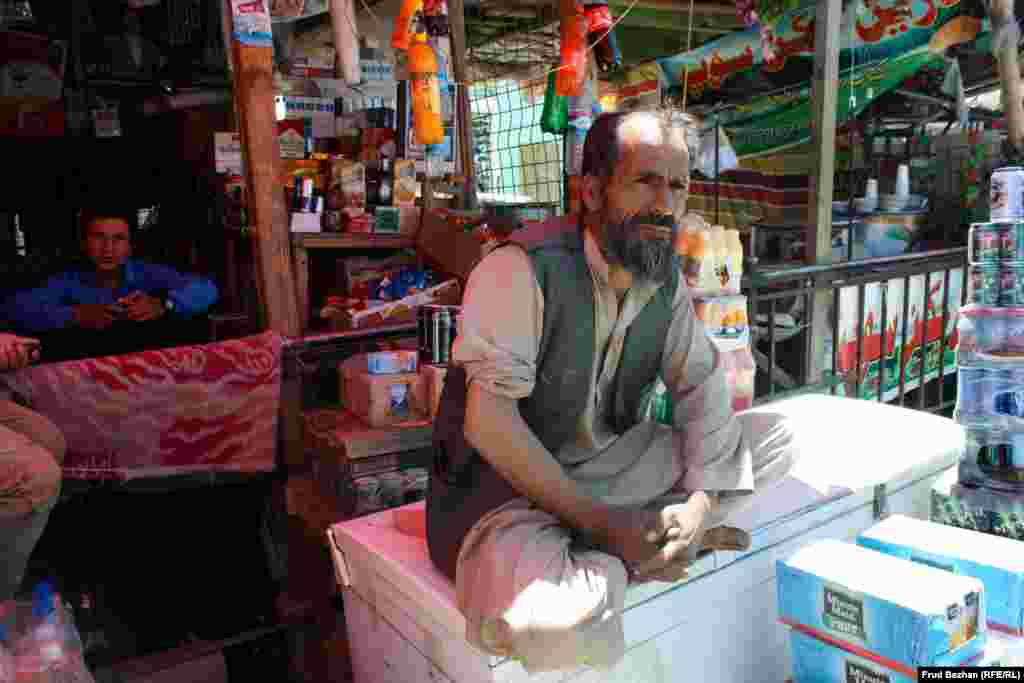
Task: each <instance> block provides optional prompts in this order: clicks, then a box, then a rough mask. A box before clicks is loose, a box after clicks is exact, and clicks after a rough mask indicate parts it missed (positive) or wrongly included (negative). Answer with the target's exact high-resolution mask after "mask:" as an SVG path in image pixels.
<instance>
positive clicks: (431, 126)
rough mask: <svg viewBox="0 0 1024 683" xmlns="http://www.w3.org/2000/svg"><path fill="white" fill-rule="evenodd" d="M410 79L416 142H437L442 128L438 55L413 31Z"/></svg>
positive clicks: (424, 36) (421, 36) (410, 51)
mask: <svg viewBox="0 0 1024 683" xmlns="http://www.w3.org/2000/svg"><path fill="white" fill-rule="evenodd" d="M409 81H410V86H411V87H410V90H412V119H413V127H414V128H415V129H416V142H418V143H419V144H421V145H440V144H441V143H442V142H444V127H443V126H442V124H441V90H440V86H439V85H438V82H437V57H436V55H434V48H432V47H430V44H429V43H428V42H427V36H426V34H423V33H418V34H416V37H415V38H413V41H412V44H411V45H410V46H409Z"/></svg>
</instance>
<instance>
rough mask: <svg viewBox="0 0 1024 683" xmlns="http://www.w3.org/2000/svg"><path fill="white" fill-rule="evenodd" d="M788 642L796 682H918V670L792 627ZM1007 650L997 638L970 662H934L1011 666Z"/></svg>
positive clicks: (940, 662) (954, 664)
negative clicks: (908, 669)
mask: <svg viewBox="0 0 1024 683" xmlns="http://www.w3.org/2000/svg"><path fill="white" fill-rule="evenodd" d="M789 644H790V648H791V652H792V654H793V681H794V682H795V683H805V682H811V681H813V682H814V683H818V682H819V681H835V682H836V683H917V675H916V674H917V672H916V671H913V672H912V674H913V675H907V672H906V671H905V670H904V669H903V668H899V669H893V668H890V667H888V666H886V665H885V664H884V663H882V662H879V661H876V660H875V659H874V658H867V657H861V656H859V655H856V654H854V653H852V652H847V651H846V650H841V649H839V648H837V647H832V646H831V645H828V644H827V643H823V642H822V641H820V640H818V639H817V638H812V637H810V636H808V635H805V634H803V633H801V632H800V631H792V632H791V633H790V636H789ZM1006 661H1007V660H1006V650H1005V647H1004V646H1003V645H1002V643H1000V642H998V641H992V640H989V641H986V645H985V650H984V651H983V652H981V653H979V654H978V655H976V658H975V659H974V661H971V662H960V663H956V662H950V661H948V660H945V659H943V658H940V659H939V660H938V661H936V663H935V666H1008V664H1007V663H1006Z"/></svg>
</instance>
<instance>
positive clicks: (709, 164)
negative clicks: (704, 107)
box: [694, 126, 740, 178]
mask: <svg viewBox="0 0 1024 683" xmlns="http://www.w3.org/2000/svg"><path fill="white" fill-rule="evenodd" d="M717 130H718V164H717V170H718V173H719V174H721V173H724V172H725V171H731V170H732V169H734V168H738V167H739V165H740V162H739V159H738V158H737V157H736V150H735V149H733V148H732V143H731V142H729V136H728V135H726V134H725V129H724V128H722V127H721V126H718V128H717ZM694 168H696V169H697V170H698V171H700V172H701V173H703V174H704V176H705V177H707V178H715V177H717V174H716V173H715V170H716V164H715V126H711V127H710V128H706V129H704V130H702V131H701V133H700V148H699V149H698V150H697V157H696V161H695V163H694Z"/></svg>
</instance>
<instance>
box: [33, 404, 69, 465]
mask: <svg viewBox="0 0 1024 683" xmlns="http://www.w3.org/2000/svg"><path fill="white" fill-rule="evenodd" d="M39 417H40V420H39V425H38V430H37V431H36V433H35V434H33V435H32V436H33V438H34V439H35V440H36V443H38V444H39V445H40V446H42V447H43V448H45V449H46V450H47V451H49V452H50V455H52V456H53V459H54V461H55V462H56V463H57V464H58V465H61V464H63V463H64V453H65V452H67V449H68V444H67V441H66V440H65V439H64V433H63V432H61V431H60V428H59V427H57V425H55V424H54V423H53V422H51V421H50V420H49V418H46V417H44V416H42V415H40V416H39Z"/></svg>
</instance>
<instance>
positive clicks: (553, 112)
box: [540, 71, 569, 135]
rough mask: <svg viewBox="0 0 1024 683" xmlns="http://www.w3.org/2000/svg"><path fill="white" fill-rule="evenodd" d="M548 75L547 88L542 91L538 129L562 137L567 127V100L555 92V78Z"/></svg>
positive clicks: (553, 72)
mask: <svg viewBox="0 0 1024 683" xmlns="http://www.w3.org/2000/svg"><path fill="white" fill-rule="evenodd" d="M557 73H558V72H557V71H552V72H551V73H549V74H548V87H547V90H545V91H544V110H543V111H542V113H541V115H540V129H541V130H542V131H544V132H545V133H550V134H551V135H562V134H563V133H565V131H566V129H567V128H568V126H569V98H568V97H564V96H562V95H559V94H558V93H557V92H556V91H555V76H556V74H557Z"/></svg>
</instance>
